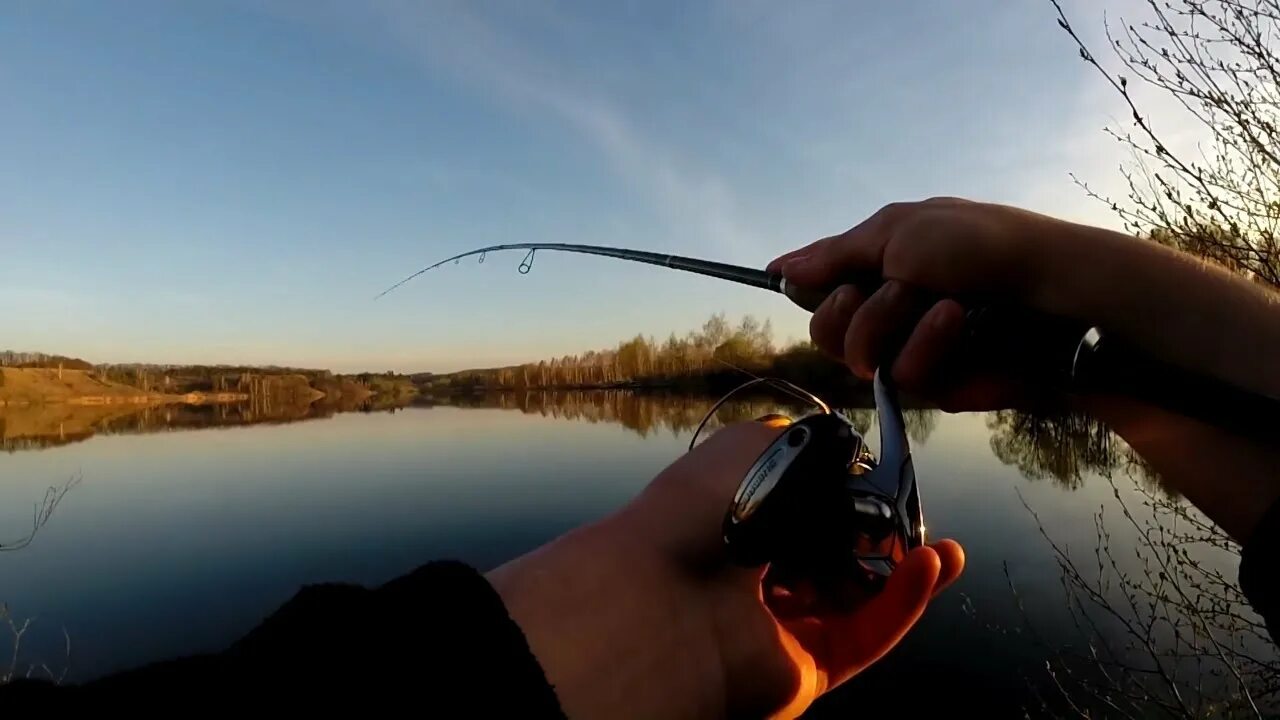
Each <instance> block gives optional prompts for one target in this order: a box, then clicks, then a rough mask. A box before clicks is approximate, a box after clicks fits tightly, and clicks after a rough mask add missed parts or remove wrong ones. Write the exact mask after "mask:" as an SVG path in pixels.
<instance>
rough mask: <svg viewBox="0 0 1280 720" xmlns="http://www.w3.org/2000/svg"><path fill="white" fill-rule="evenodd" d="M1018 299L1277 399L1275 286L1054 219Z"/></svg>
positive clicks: (1279, 341) (1279, 308)
mask: <svg viewBox="0 0 1280 720" xmlns="http://www.w3.org/2000/svg"><path fill="white" fill-rule="evenodd" d="M1054 232H1056V233H1058V235H1059V237H1053V238H1046V242H1045V243H1044V246H1045V247H1047V248H1049V251H1048V252H1045V253H1043V254H1040V255H1038V256H1037V261H1036V262H1035V263H1034V265H1033V272H1031V273H1030V275H1031V277H1030V278H1029V280H1030V282H1029V283H1028V284H1027V285H1026V292H1027V293H1028V298H1027V303H1028V304H1029V305H1031V306H1033V307H1037V308H1041V309H1045V310H1048V311H1050V312H1057V313H1059V314H1062V315H1066V316H1069V317H1076V318H1079V319H1081V320H1085V321H1087V322H1091V323H1096V324H1098V325H1100V326H1102V327H1103V328H1104V329H1105V330H1107V331H1109V332H1111V333H1114V334H1116V335H1118V336H1121V337H1123V338H1125V339H1126V340H1127V341H1129V342H1132V343H1134V344H1135V345H1137V346H1138V347H1141V348H1143V349H1144V350H1146V351H1147V352H1149V353H1150V354H1152V355H1153V356H1155V357H1159V358H1161V359H1163V360H1166V361H1168V362H1172V363H1174V364H1176V365H1181V366H1183V367H1187V368H1189V369H1194V370H1199V371H1201V372H1204V373H1207V374H1209V375H1212V376H1214V377H1218V378H1221V379H1223V380H1226V381H1228V382H1231V383H1234V384H1237V385H1240V386H1241V387H1244V388H1247V389H1250V390H1254V391H1257V392H1263V393H1267V394H1270V395H1273V396H1278V397H1280V372H1277V371H1276V366H1277V360H1276V358H1280V294H1277V293H1275V292H1273V291H1271V290H1268V289H1266V288H1264V287H1262V286H1261V285H1259V284H1257V283H1254V282H1251V281H1249V280H1246V279H1244V278H1241V277H1239V276H1237V275H1233V274H1232V273H1230V272H1228V271H1226V270H1224V269H1223V268H1221V267H1219V266H1217V265H1214V264H1212V263H1207V262H1204V261H1201V260H1198V259H1196V258H1193V257H1191V256H1189V255H1186V254H1185V253H1180V252H1178V251H1176V250H1173V249H1171V248H1167V247H1164V246H1161V245H1158V244H1156V243H1154V242H1147V241H1141V240H1136V239H1134V238H1132V237H1130V236H1128V235H1124V234H1121V233H1114V232H1110V231H1106V230H1100V229H1098V228H1091V227H1086V226H1083V225H1075V224H1072V223H1065V222H1058V223H1055V225H1054Z"/></svg>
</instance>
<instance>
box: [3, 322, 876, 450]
mask: <svg viewBox="0 0 1280 720" xmlns="http://www.w3.org/2000/svg"><path fill="white" fill-rule="evenodd" d="M751 377H777V378H783V379H787V380H790V381H792V382H794V383H796V384H797V385H799V386H801V387H804V388H805V389H807V390H810V391H811V392H814V393H816V394H818V395H819V396H820V397H823V398H824V399H826V400H827V401H828V402H831V403H836V404H841V405H843V406H845V407H864V408H865V407H871V406H872V405H871V403H872V399H871V392H870V387H869V384H867V383H864V382H862V381H860V380H858V379H857V378H855V377H853V375H852V374H851V373H849V372H848V370H847V369H845V368H844V366H843V365H841V364H840V363H838V362H836V361H834V360H831V359H829V358H827V357H825V356H824V355H822V354H821V353H820V352H819V351H818V350H817V349H816V348H815V347H813V346H812V345H811V344H808V343H795V344H792V345H790V346H788V347H785V348H783V349H781V350H779V349H778V348H777V347H776V346H775V344H774V341H773V331H772V328H771V326H770V324H769V323H768V322H767V321H766V322H764V323H761V322H759V321H757V320H756V319H755V318H753V317H751V316H746V317H743V318H742V319H741V320H740V321H738V322H737V323H736V324H731V323H730V322H729V321H728V320H726V318H725V316H724V315H723V314H717V315H713V316H712V317H711V318H709V319H708V320H707V321H706V322H705V323H703V324H702V326H701V327H700V328H699V329H697V330H694V331H691V332H689V333H687V334H685V335H684V336H677V335H675V334H674V333H672V334H671V335H670V336H669V337H668V338H667V340H666V341H664V342H661V343H659V342H657V341H656V340H654V339H653V338H651V337H644V336H639V335H637V336H635V337H633V338H631V339H630V340H625V341H622V342H619V343H618V344H617V345H615V346H614V347H611V348H607V349H603V350H595V351H587V352H583V353H579V354H576V355H565V356H562V357H557V358H551V359H549V360H543V361H539V362H531V363H524V364H521V365H512V366H507V367H499V368H485V369H469V370H461V371H458V372H452V373H440V374H437V373H430V372H421V373H412V374H402V373H395V372H383V373H355V374H338V373H334V372H332V371H329V370H321V369H309V368H293V367H275V366H266V367H261V366H229V365H160V364H145V363H136V364H93V363H91V362H88V361H86V360H83V359H80V358H73V357H67V356H63V355H50V354H44V353H21V352H12V351H3V352H0V449H3V450H7V451H14V450H20V449H35V448H40V447H49V446H56V445H63V444H67V443H73V442H78V441H81V440H85V439H88V438H89V437H91V436H93V435H95V434H99V433H106V434H115V433H137V432H154V431H162V430H176V429H194V428H205V427H226V426H239V425H250V424H258V423H268V424H270V423H281V422H295V421H299V420H307V419H311V418H322V417H330V416H332V415H334V414H335V413H339V412H352V411H378V410H394V409H397V408H401V407H405V406H407V405H409V404H418V405H435V404H447V405H461V406H472V407H515V406H521V405H525V404H532V405H535V406H538V405H543V404H545V403H546V400H545V396H546V395H547V394H548V393H551V394H554V395H559V394H564V393H570V394H575V395H578V394H582V393H595V392H602V391H604V392H606V393H607V394H609V395H610V396H614V395H617V394H619V393H621V394H627V395H630V394H637V395H654V396H664V397H666V398H671V397H676V396H680V397H685V398H689V399H690V401H691V402H692V403H693V405H696V406H698V407H705V406H706V405H709V404H710V402H711V401H713V400H714V398H715V397H718V396H720V395H723V394H724V393H726V392H728V391H730V390H732V389H733V388H735V387H737V386H738V385H741V384H742V383H743V382H745V381H747V380H749V379H751ZM763 394H773V395H777V393H770V392H769V391H768V390H767V389H762V390H761V391H760V392H757V393H753V395H756V396H759V395H763ZM503 395H507V396H510V398H509V399H506V400H504V399H501V398H500V397H498V396H503ZM667 402H669V399H668V400H667ZM642 404H643V403H642ZM644 406H645V407H649V405H647V404H646V405H644ZM652 412H653V411H651V410H650V411H646V412H645V414H646V415H647V414H651V413H652ZM694 416H697V417H700V416H701V413H694V412H693V411H692V409H691V410H690V417H694ZM695 419H696V418H695ZM635 424H636V425H638V426H645V425H648V424H649V421H642V420H641V419H640V418H637V419H636V421H635ZM674 424H675V425H677V426H682V425H683V424H685V423H684V422H683V421H682V422H677V423H674Z"/></svg>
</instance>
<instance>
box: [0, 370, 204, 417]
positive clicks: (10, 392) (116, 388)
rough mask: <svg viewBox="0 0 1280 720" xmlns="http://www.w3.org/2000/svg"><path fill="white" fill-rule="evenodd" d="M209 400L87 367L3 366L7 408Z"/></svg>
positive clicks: (0, 390)
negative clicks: (157, 389) (141, 384)
mask: <svg viewBox="0 0 1280 720" xmlns="http://www.w3.org/2000/svg"><path fill="white" fill-rule="evenodd" d="M195 395H200V397H195ZM228 400H229V399H228ZM207 401H208V400H206V398H205V397H204V396H203V394H200V393H196V394H190V395H185V394H184V395H170V394H164V393H153V392H145V391H143V390H140V389H138V388H135V387H130V386H128V385H124V384H121V383H117V382H112V381H110V380H103V379H101V378H98V377H95V376H94V375H93V374H91V373H90V372H89V371H87V370H64V369H59V368H0V406H5V407H12V406H26V405H61V404H67V405H118V404H127V405H150V404H163V403H176V402H207Z"/></svg>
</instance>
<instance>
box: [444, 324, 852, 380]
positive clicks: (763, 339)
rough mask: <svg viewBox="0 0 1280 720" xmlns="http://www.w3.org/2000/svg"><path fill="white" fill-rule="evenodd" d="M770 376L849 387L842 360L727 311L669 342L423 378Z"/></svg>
mask: <svg viewBox="0 0 1280 720" xmlns="http://www.w3.org/2000/svg"><path fill="white" fill-rule="evenodd" d="M748 374H750V375H769V376H773V377H784V378H788V379H796V380H800V381H802V382H804V383H806V384H812V383H814V382H819V383H821V384H823V385H826V384H829V383H831V382H843V381H845V380H846V379H847V377H848V372H847V371H845V370H844V367H843V366H842V365H840V364H839V363H838V362H836V361H834V360H831V359H829V358H827V357H826V356H824V355H823V354H822V353H821V352H819V351H818V349H817V348H816V347H814V346H813V345H812V344H811V343H808V342H800V343H795V344H792V345H789V346H787V347H786V348H784V349H781V350H779V349H778V348H777V346H776V345H775V343H774V340H773V326H772V324H771V323H770V322H769V321H768V320H765V321H764V322H760V321H759V320H758V319H756V318H755V317H753V316H751V315H746V316H744V317H742V319H741V320H739V321H738V322H737V323H736V324H734V323H730V322H729V320H728V319H726V318H725V315H724V313H717V314H715V315H712V316H711V317H710V318H708V319H707V321H706V322H704V323H703V324H702V327H701V328H699V329H697V330H691V331H689V332H688V333H686V334H685V335H683V336H679V335H676V334H675V333H671V334H670V335H669V336H668V337H667V339H666V340H665V341H662V342H659V341H657V340H655V339H654V338H653V337H651V336H650V337H645V336H644V335H636V336H635V337H633V338H631V339H629V340H624V341H622V342H619V343H618V344H617V345H616V346H614V347H612V348H606V349H603V350H588V351H587V352H584V353H579V354H573V355H564V356H561V357H554V358H551V359H549V360H541V361H538V362H531V363H524V364H522V365H514V366H510V367H502V368H490V369H483V370H464V371H461V372H456V373H450V374H445V375H434V376H429V377H422V379H421V383H420V384H421V385H423V386H424V387H425V388H427V389H428V390H431V391H436V392H447V391H451V390H485V389H502V390H507V389H551V388H611V387H613V388H616V387H636V386H649V387H686V388H687V387H705V386H708V385H716V384H718V383H719V381H723V380H725V379H727V378H739V379H741V378H743V377H745V376H746V375H748Z"/></svg>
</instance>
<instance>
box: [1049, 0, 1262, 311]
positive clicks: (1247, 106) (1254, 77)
mask: <svg viewBox="0 0 1280 720" xmlns="http://www.w3.org/2000/svg"><path fill="white" fill-rule="evenodd" d="M1049 1H1050V2H1051V3H1052V4H1053V6H1054V8H1055V9H1056V10H1057V12H1058V24H1059V25H1060V26H1061V27H1062V29H1063V30H1065V31H1066V32H1067V34H1069V35H1070V36H1071V38H1072V39H1073V40H1074V41H1075V42H1076V44H1077V45H1078V48H1079V52H1080V57H1081V58H1083V59H1084V61H1085V62H1087V63H1089V64H1090V65H1091V66H1093V67H1094V68H1095V69H1096V70H1097V71H1098V72H1099V73H1101V75H1102V76H1103V78H1105V80H1106V81H1107V82H1108V83H1109V84H1110V85H1111V86H1112V87H1113V88H1115V90H1116V92H1117V93H1119V95H1120V96H1121V98H1123V100H1124V102H1125V104H1126V106H1127V109H1128V111H1129V113H1130V116H1131V119H1132V126H1131V127H1129V128H1116V127H1112V128H1108V129H1107V132H1108V133H1109V134H1110V135H1111V136H1112V137H1114V138H1115V139H1116V140H1117V141H1119V142H1120V143H1121V144H1122V145H1123V146H1124V147H1125V149H1126V150H1127V151H1128V152H1129V153H1130V154H1131V155H1132V158H1133V162H1132V163H1130V164H1128V165H1125V166H1122V167H1121V172H1122V174H1123V175H1124V178H1125V180H1126V182H1127V184H1128V202H1124V201H1123V200H1121V199H1119V198H1112V197H1106V196H1104V195H1102V194H1101V193H1098V192H1095V191H1094V190H1093V189H1092V188H1091V187H1090V186H1089V184H1088V183H1087V182H1086V181H1084V180H1081V179H1079V178H1074V179H1075V180H1076V182H1077V183H1078V184H1080V185H1081V187H1083V188H1084V189H1085V191H1086V192H1088V193H1089V194H1090V195H1091V196H1092V197H1095V198H1097V199H1099V200H1102V201H1103V202H1105V203H1107V204H1108V205H1109V206H1110V207H1111V208H1112V209H1113V210H1114V211H1115V212H1116V213H1118V214H1119V215H1120V216H1121V218H1123V219H1124V221H1125V224H1126V226H1127V228H1128V229H1129V230H1130V231H1132V232H1134V233H1135V234H1140V235H1144V236H1146V237H1149V238H1151V239H1153V240H1156V241H1158V242H1161V243H1165V244H1168V245H1171V246H1173V247H1177V248H1180V249H1182V250H1186V251H1188V252H1191V253H1193V254H1195V255H1197V256H1200V257H1203V258H1206V259H1209V260H1213V261H1215V262H1218V263H1221V264H1222V265H1224V266H1226V267H1227V268H1230V269H1232V270H1235V271H1237V272H1240V273H1242V274H1244V275H1246V276H1248V277H1251V278H1253V279H1255V280H1257V281H1259V282H1262V283H1265V284H1267V285H1269V286H1271V287H1280V255H1277V248H1278V247H1280V236H1278V235H1277V233H1278V232H1280V52H1277V48H1276V47H1275V43H1276V39H1277V37H1278V35H1277V33H1280V0H1147V3H1146V8H1145V12H1144V14H1145V15H1146V16H1147V17H1145V18H1144V19H1142V20H1138V21H1136V22H1133V23H1126V22H1124V21H1123V20H1121V22H1120V23H1119V24H1118V25H1113V24H1112V23H1110V22H1108V23H1107V25H1106V29H1107V40H1108V43H1109V45H1110V47H1111V49H1112V51H1113V52H1114V56H1115V58H1116V59H1117V61H1118V62H1119V64H1120V69H1116V70H1112V69H1109V68H1108V67H1107V66H1106V65H1105V64H1104V62H1103V61H1102V60H1100V59H1099V58H1098V56H1097V55H1095V54H1094V52H1093V51H1092V50H1090V49H1089V47H1088V46H1087V45H1086V44H1085V43H1084V41H1083V40H1081V38H1080V36H1079V35H1078V34H1077V33H1076V30H1075V28H1074V27H1072V25H1071V23H1070V21H1069V20H1068V19H1067V16H1066V14H1065V13H1064V12H1063V10H1062V6H1061V5H1060V4H1059V2H1058V0H1049ZM1138 87H1144V88H1145V89H1147V90H1151V91H1154V92H1155V93H1156V95H1164V96H1166V97H1169V98H1172V99H1173V100H1174V101H1176V103H1177V106H1178V107H1179V108H1181V111H1182V112H1181V113H1179V114H1181V115H1182V119H1185V120H1189V121H1190V123H1191V124H1192V125H1193V126H1195V127H1196V128H1198V130H1199V131H1201V132H1202V133H1203V134H1204V136H1205V138H1206V139H1205V140H1204V141H1203V142H1201V143H1200V144H1198V145H1197V147H1196V148H1195V149H1194V150H1187V149H1184V148H1180V147H1178V143H1177V142H1175V141H1174V139H1173V138H1172V137H1171V135H1172V133H1171V131H1170V129H1169V128H1170V125H1171V123H1170V122H1167V121H1170V120H1174V118H1173V117H1165V118H1162V119H1157V118H1154V117H1152V115H1151V114H1150V113H1148V112H1145V111H1144V107H1143V105H1142V104H1141V100H1140V96H1142V95H1143V93H1141V92H1136V88H1138Z"/></svg>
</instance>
